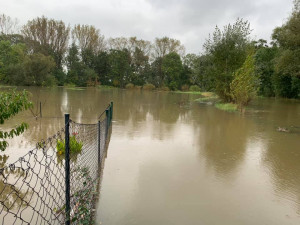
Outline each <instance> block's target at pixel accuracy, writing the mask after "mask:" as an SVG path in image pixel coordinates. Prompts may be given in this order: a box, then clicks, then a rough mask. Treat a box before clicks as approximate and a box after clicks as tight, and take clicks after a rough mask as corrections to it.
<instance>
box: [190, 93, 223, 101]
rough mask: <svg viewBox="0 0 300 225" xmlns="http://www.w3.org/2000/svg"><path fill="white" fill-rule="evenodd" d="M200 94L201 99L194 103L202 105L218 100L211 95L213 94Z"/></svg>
mask: <svg viewBox="0 0 300 225" xmlns="http://www.w3.org/2000/svg"><path fill="white" fill-rule="evenodd" d="M200 93H201V97H200V98H197V99H196V100H195V101H196V102H200V103H201V102H202V103H204V102H205V103H206V102H213V103H214V102H217V101H218V100H219V98H218V96H217V95H216V94H215V93H213V92H200Z"/></svg>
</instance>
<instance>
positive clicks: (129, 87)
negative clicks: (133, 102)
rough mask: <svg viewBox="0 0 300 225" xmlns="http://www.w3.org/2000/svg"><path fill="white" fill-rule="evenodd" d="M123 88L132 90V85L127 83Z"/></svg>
mask: <svg viewBox="0 0 300 225" xmlns="http://www.w3.org/2000/svg"><path fill="white" fill-rule="evenodd" d="M125 88H126V89H133V88H134V84H132V83H128V84H126V86H125Z"/></svg>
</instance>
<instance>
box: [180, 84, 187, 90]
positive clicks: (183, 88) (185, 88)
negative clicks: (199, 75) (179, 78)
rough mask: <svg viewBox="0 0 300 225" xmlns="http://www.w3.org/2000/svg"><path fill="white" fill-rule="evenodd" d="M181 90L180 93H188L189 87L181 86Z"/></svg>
mask: <svg viewBox="0 0 300 225" xmlns="http://www.w3.org/2000/svg"><path fill="white" fill-rule="evenodd" d="M181 90H182V91H188V90H189V85H187V84H184V85H182V86H181Z"/></svg>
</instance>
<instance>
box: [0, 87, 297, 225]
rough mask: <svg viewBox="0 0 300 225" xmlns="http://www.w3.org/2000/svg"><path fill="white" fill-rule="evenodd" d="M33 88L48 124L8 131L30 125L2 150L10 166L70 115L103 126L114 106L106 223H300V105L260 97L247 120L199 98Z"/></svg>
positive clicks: (100, 210)
mask: <svg viewBox="0 0 300 225" xmlns="http://www.w3.org/2000/svg"><path fill="white" fill-rule="evenodd" d="M27 89H28V90H29V91H30V92H32V94H33V96H32V97H33V101H34V102H39V101H41V102H42V105H43V107H42V115H43V118H42V119H37V120H36V119H35V118H33V116H32V114H31V112H24V113H21V114H19V115H18V116H16V117H14V118H13V119H11V120H10V121H7V122H6V123H5V124H4V125H1V128H2V129H8V128H10V127H12V126H14V125H15V124H17V123H19V122H21V121H26V122H28V123H29V130H27V131H26V132H25V133H24V134H23V135H22V136H20V137H17V138H15V139H14V140H11V141H10V146H9V148H8V149H7V150H6V151H5V153H1V156H2V158H1V160H2V161H4V158H5V162H6V163H10V162H14V161H15V160H17V159H18V158H19V157H21V156H22V155H24V154H25V153H26V152H27V151H28V150H30V149H32V147H33V146H35V143H36V142H37V141H39V140H40V139H45V138H46V137H48V136H50V135H52V134H54V133H56V131H57V130H59V129H60V128H61V127H63V125H64V118H63V114H64V113H66V112H69V113H70V115H71V118H73V119H74V120H76V121H77V122H84V123H94V122H96V121H97V115H99V113H100V112H102V111H103V110H104V109H105V107H106V105H107V104H108V103H109V102H110V101H113V102H114V117H113V129H112V135H111V141H110V145H109V149H108V155H107V158H106V161H105V168H104V171H103V178H102V183H101V194H100V201H99V203H98V207H97V222H99V223H101V224H104V225H106V224H107V225H114V224H122V225H132V224H145V225H148V224H149V225H150V224H151V225H152V224H164V225H168V224H170V225H171V224H172V225H173V224H205V225H215V224H230V225H233V224H245V225H248V224H249V225H253V224H267V225H277V224H278V225H283V224H292V225H298V224H300V101H296V100H282V99H281V100H280V99H257V100H255V101H253V102H252V103H251V105H250V106H249V108H248V110H247V111H246V113H245V114H244V115H240V114H239V113H228V112H224V111H220V110H218V109H216V108H215V107H214V106H212V105H207V104H200V103H197V102H195V101H194V100H195V99H196V98H198V96H197V95H190V94H178V93H164V92H146V91H144V92H143V91H126V90H119V89H113V90H100V89H96V88H87V89H82V90H73V89H67V88H54V89H47V88H42V89H41V88H27ZM37 111H38V110H36V109H33V112H34V113H35V112H37ZM278 127H280V128H286V129H287V130H288V131H289V132H279V131H278ZM4 154H5V157H4V156H3V155H4ZM2 161H1V163H2V164H3V163H4V162H2ZM2 164H1V165H2Z"/></svg>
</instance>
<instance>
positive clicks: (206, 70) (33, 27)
mask: <svg viewBox="0 0 300 225" xmlns="http://www.w3.org/2000/svg"><path fill="white" fill-rule="evenodd" d="M299 5H300V4H299V0H296V1H294V8H293V10H292V13H291V15H290V16H289V18H288V19H287V20H286V22H285V23H284V24H283V25H282V26H281V27H276V28H275V29H274V30H273V34H272V42H271V43H269V44H268V43H267V41H265V40H262V39H259V40H253V39H251V37H250V34H251V29H250V23H249V22H248V21H244V20H243V19H237V20H236V21H235V22H234V23H233V24H229V25H227V26H225V27H224V28H223V29H220V28H218V27H216V28H215V31H214V32H213V34H212V35H209V36H208V39H207V40H206V42H205V44H204V46H203V47H204V52H203V54H200V55H196V54H187V55H186V54H185V48H184V46H183V45H182V44H181V43H180V41H179V40H175V39H172V38H169V37H163V38H156V39H155V40H154V41H153V42H150V41H146V40H140V39H137V38H136V37H130V38H125V37H120V38H109V39H106V38H105V37H104V36H103V35H101V33H100V30H99V29H96V28H95V27H94V26H92V25H75V26H74V27H70V26H68V25H66V24H65V23H64V22H63V21H58V20H54V19H49V18H46V17H41V18H36V19H33V20H30V21H28V22H27V23H26V24H25V25H24V26H22V27H21V28H19V29H17V22H16V21H15V20H13V19H12V18H10V17H9V16H6V15H4V14H3V15H1V16H0V83H2V84H8V85H35V86H52V85H76V86H95V85H98V84H102V85H111V86H116V87H121V88H124V87H125V86H126V85H128V84H130V85H131V84H133V85H136V86H143V85H145V84H152V85H154V86H155V87H157V88H166V89H171V90H188V89H189V87H191V86H192V87H193V89H195V87H197V86H198V87H199V90H202V91H215V92H216V93H217V94H218V95H219V96H220V98H221V99H223V100H224V101H226V102H238V101H240V100H241V98H244V97H245V95H246V98H245V99H243V100H242V101H243V103H241V104H247V102H248V101H249V100H251V98H252V97H253V96H254V95H255V94H256V93H257V92H258V94H259V95H262V96H278V97H286V98H299V97H300V7H299ZM131 86H132V85H131ZM196 89H197V88H196Z"/></svg>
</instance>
